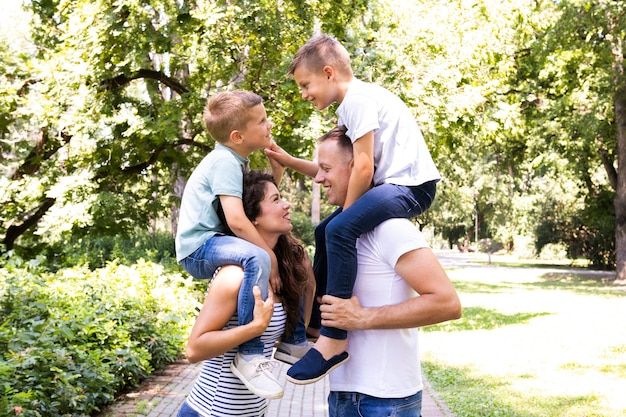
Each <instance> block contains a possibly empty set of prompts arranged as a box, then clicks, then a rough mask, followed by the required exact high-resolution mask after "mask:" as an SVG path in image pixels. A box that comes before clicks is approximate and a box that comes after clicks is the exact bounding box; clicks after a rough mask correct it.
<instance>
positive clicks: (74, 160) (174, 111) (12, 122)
mask: <svg viewBox="0 0 626 417" xmlns="http://www.w3.org/2000/svg"><path fill="white" fill-rule="evenodd" d="M0 4H1V6H2V7H1V9H2V10H3V13H2V15H1V17H0V22H1V24H2V26H1V28H2V31H1V33H0V92H1V93H0V169H1V170H2V174H1V175H0V207H2V210H1V211H0V309H1V310H0V352H2V360H1V361H0V394H1V395H0V415H17V413H18V411H19V413H21V415H27V416H30V415H44V416H47V415H89V414H93V413H94V412H95V411H97V409H99V408H101V407H102V406H103V405H105V404H107V403H109V402H110V401H112V400H113V399H114V398H115V396H116V395H117V394H118V393H120V392H123V391H124V390H126V389H129V388H130V387H133V386H135V385H136V384H137V383H138V382H139V381H141V380H142V379H143V378H145V377H146V376H147V375H148V374H149V373H150V372H152V371H153V370H154V369H159V368H161V367H163V366H165V365H166V364H167V363H170V362H171V361H173V360H175V359H176V358H177V357H178V356H179V355H180V353H181V352H182V346H184V339H185V337H186V334H187V332H188V329H189V325H190V323H191V322H192V321H193V315H194V312H195V309H196V308H197V305H198V304H197V303H198V300H200V299H201V294H202V285H199V284H198V283H194V282H193V281H191V280H190V278H189V277H188V276H187V275H186V274H184V273H183V272H182V271H181V269H180V268H179V267H178V266H177V265H176V263H175V261H174V259H173V256H174V254H173V250H174V249H173V237H172V236H173V233H174V231H175V228H176V220H177V209H178V204H179V202H180V196H181V194H182V190H183V188H184V183H185V180H186V178H187V177H188V176H189V174H190V173H191V171H192V170H193V168H194V167H195V166H196V165H197V163H198V162H199V161H200V160H201V159H202V157H203V156H204V155H206V153H207V152H209V151H210V150H211V149H212V147H213V142H212V140H211V139H210V138H209V137H208V135H207V134H206V132H205V130H204V128H203V126H202V123H201V113H202V108H203V105H204V103H205V101H206V98H207V96H209V95H210V94H212V93H215V92H216V91H220V90H224V89H235V88H237V89H246V90H251V91H254V92H256V93H258V94H260V95H261V96H262V97H263V98H264V100H265V106H266V108H267V111H268V115H269V117H270V118H271V120H272V122H273V123H274V124H275V127H274V129H273V136H274V139H275V140H276V142H277V143H278V144H279V145H281V146H282V147H284V148H285V149H286V150H288V151H289V152H290V153H292V154H295V155H298V156H302V157H306V158H312V157H313V155H314V147H315V139H316V138H317V137H319V136H320V135H321V134H322V133H323V132H325V131H326V130H327V129H328V128H329V127H330V126H332V125H333V122H334V120H333V117H334V113H333V111H332V109H329V110H327V111H325V112H322V113H319V112H317V111H316V110H314V109H313V107H312V106H311V105H310V103H307V102H305V101H304V100H302V99H301V98H300V95H299V92H298V90H297V88H296V85H295V83H294V82H293V80H290V79H288V78H287V77H286V72H287V67H288V65H289V62H290V58H291V57H292V56H293V54H294V53H295V51H296V50H297V48H298V47H299V46H301V45H302V44H303V43H304V42H305V41H306V39H308V37H310V36H311V34H313V33H314V31H316V30H322V31H324V32H326V33H328V34H331V35H333V36H335V37H337V38H338V39H339V40H341V41H342V42H343V43H344V44H345V46H346V47H347V49H348V50H349V51H350V53H351V55H352V59H353V68H354V71H355V74H356V76H357V77H359V78H361V79H364V80H366V81H371V82H375V83H378V84H381V85H383V86H385V87H387V88H388V89H390V90H392V91H393V92H395V93H396V94H398V95H399V96H400V97H402V99H403V100H405V101H406V102H407V104H408V105H409V106H410V107H411V109H412V110H413V111H414V114H415V117H416V119H417V120H418V122H419V124H420V127H421V128H422V131H423V133H424V136H425V138H426V141H427V143H428V145H429V147H430V149H431V152H432V154H433V157H434V159H435V161H436V163H437V166H438V167H439V170H440V172H441V173H442V176H443V180H442V182H441V183H440V185H439V188H438V193H437V198H436V201H435V204H434V205H433V207H432V208H431V209H430V210H428V211H427V212H426V213H425V214H424V215H422V216H420V217H419V218H417V219H416V220H415V224H416V227H419V228H420V229H422V231H423V232H424V233H426V234H427V236H428V237H429V240H430V242H431V244H432V246H433V247H434V248H435V249H441V248H446V249H450V248H452V249H454V250H457V251H474V252H484V253H487V255H486V256H487V258H486V259H487V262H489V261H491V260H495V259H496V257H497V256H498V255H497V254H506V255H507V256H512V257H514V258H515V259H516V262H521V261H520V260H523V261H524V262H527V263H537V262H540V263H541V262H545V260H550V262H551V263H550V265H560V266H563V265H566V266H575V267H578V268H583V269H585V270H592V269H593V270H604V271H608V272H607V274H606V275H601V278H598V275H593V274H591V275H589V277H587V276H585V277H587V278H585V280H583V281H584V285H583V288H584V291H588V292H589V293H590V294H589V296H590V297H600V298H601V300H602V299H604V297H609V298H611V299H613V298H617V299H618V300H622V299H623V298H622V295H623V291H622V288H623V286H621V285H619V284H620V283H623V282H624V281H625V278H626V217H625V214H624V211H625V210H626V118H625V117H626V89H625V87H626V84H625V74H624V51H625V50H624V41H625V40H626V39H625V32H626V18H625V16H624V15H625V13H626V4H625V3H624V2H623V1H605V0H599V1H598V0H597V1H562V2H554V1H542V0H537V1H530V0H528V1H522V0H520V1H495V0H493V1H492V0H485V1H463V0H460V1H429V0H425V1H408V2H407V1H399V0H385V1H382V0H381V1H369V0H358V1H347V2H346V1H334V0H327V1H308V2H304V1H296V0H294V1H270V0H260V1H237V0H233V1H208V0H207V1H183V0H180V1H162V0H120V1H112V0H106V1H105V0H97V1H92V0H71V1H70V0H30V1H25V2H24V3H23V5H24V6H25V8H22V3H21V2H20V1H18V0H2V1H0ZM252 166H253V167H255V168H263V167H266V166H267V163H266V161H265V159H264V156H263V155H262V153H261V152H258V153H257V154H255V155H253V156H252ZM281 192H282V193H283V196H284V197H285V198H286V199H287V200H289V201H291V202H292V203H293V206H292V221H293V223H294V226H295V230H296V233H297V234H298V235H299V236H300V237H301V238H302V240H303V241H304V242H305V244H307V245H308V246H309V248H310V250H313V248H312V243H313V242H312V230H313V227H314V224H315V223H316V222H317V221H319V219H320V218H323V217H324V216H325V215H326V214H328V213H329V212H330V210H331V209H332V208H331V207H330V206H328V204H326V202H325V200H324V194H323V192H322V193H320V190H319V189H318V188H317V187H316V186H315V184H312V183H311V182H310V180H307V179H305V178H302V177H299V176H297V175H295V174H294V173H292V172H288V173H287V176H286V178H285V180H284V181H283V184H282V186H281ZM491 255H493V259H492V256H491ZM450 275H451V277H452V278H453V279H454V278H455V277H454V273H453V272H450ZM544 275H545V274H540V276H542V277H543V276H544ZM559 277H561V276H559ZM576 277H578V275H567V274H566V275H565V278H559V279H554V276H553V275H550V276H549V279H548V278H545V277H544V278H542V279H543V280H544V281H545V280H548V281H550V282H552V281H557V282H561V283H562V282H566V283H567V282H578V281H579V280H580V279H579V278H576ZM534 280H535V278H532V279H530V278H529V282H534ZM587 280H588V281H589V282H587ZM477 282H478V281H477ZM455 284H456V285H458V288H459V291H460V292H461V293H462V295H463V294H465V293H464V291H465V292H467V293H471V292H472V291H477V288H475V286H467V285H464V284H463V283H462V282H460V281H455ZM587 284H588V285H587ZM484 285H487V286H490V285H495V284H494V283H486V284H485V283H483V284H481V285H478V286H477V287H478V288H479V292H485V291H489V290H488V288H485V287H484ZM507 285H509V284H506V285H505V287H506V286H507ZM552 285H557V284H554V283H553V284H552ZM563 285H564V288H563V287H558V285H557V288H556V289H555V288H553V287H550V286H549V287H550V288H548V289H549V290H550V291H556V293H555V294H556V295H560V294H562V293H563V291H565V292H568V291H574V290H576V291H579V286H577V285H574V286H570V285H569V284H563ZM470 287H471V288H470ZM539 287H540V288H541V289H542V290H546V287H545V286H539ZM550 295H554V294H553V293H550ZM466 300H468V302H469V299H468V298H465V299H464V301H466ZM490 302H491V301H490ZM464 304H465V305H468V306H470V307H471V306H472V305H471V302H470V303H469V304H468V303H465V302H464ZM598 304H599V305H608V304H609V303H602V302H599V303H598ZM622 304H623V303H622ZM593 305H596V304H593ZM495 307H496V306H495V305H493V306H490V308H489V309H487V312H491V313H490V314H491V315H493V314H495V313H494V312H497V311H498V310H497V308H495ZM581 309H583V310H584V311H585V312H587V313H588V314H592V313H594V315H593V316H592V319H595V320H591V322H590V323H587V325H585V326H584V327H583V328H580V329H579V330H580V332H581V333H583V334H586V335H588V336H589V337H599V336H597V335H594V332H593V331H594V330H597V329H598V326H597V323H598V322H608V323H611V324H612V325H614V326H615V327H614V329H615V331H613V332H607V334H610V335H611V337H612V339H611V340H610V341H608V340H607V341H606V343H603V344H601V347H599V348H597V349H596V351H597V352H596V353H598V354H599V355H604V356H602V357H604V358H609V359H610V360H609V359H607V361H608V362H606V361H605V362H606V363H602V365H598V368H599V370H598V369H596V365H593V366H592V365H587V364H583V365H580V364H579V365H577V366H574V365H570V366H569V367H568V366H567V365H564V366H566V368H568V369H569V370H570V371H571V372H583V371H584V370H589V368H592V370H594V372H600V374H601V375H602V376H604V377H605V378H604V379H603V380H610V379H612V378H616V379H617V380H618V381H622V382H621V383H623V380H624V378H625V373H626V369H625V368H626V365H625V364H626V358H625V357H624V356H625V355H626V340H624V338H623V330H622V329H623V328H624V326H623V325H621V324H620V320H621V318H622V317H624V311H623V310H616V311H613V310H611V311H610V312H604V313H601V310H600V309H598V308H586V307H585V305H584V304H582V305H581ZM539 310H541V311H539V312H538V313H537V314H539V316H541V315H542V314H543V313H546V311H547V310H545V309H544V310H542V309H541V308H540V309H539ZM533 311H534V310H533ZM468 313H469V314H468ZM490 314H487V316H489V315H490ZM529 314H530V313H529ZM533 314H534V313H533ZM476 316H479V317H484V316H485V313H484V312H483V313H482V315H481V311H480V310H471V309H469V310H468V309H466V315H465V318H464V319H462V320H461V321H460V323H461V324H463V323H468V322H470V321H471V320H474V322H475V321H476V318H477V317H476ZM496 316H497V315H496ZM498 317H499V316H498ZM524 317H526V316H524ZM531 318H532V320H530V319H531ZM539 319H540V317H539ZM463 320H465V321H463ZM534 320H535V318H534V316H532V317H530V318H528V320H526V319H524V320H521V321H520V322H519V323H518V322H515V323H506V320H505V321H504V324H509V325H514V324H515V325H531V324H533V323H534ZM500 321H501V320H500ZM501 324H502V323H501ZM492 325H493V324H492ZM492 325H490V326H492ZM470 327H471V326H470ZM581 327H582V326H581ZM449 330H450V329H449V328H445V329H441V330H438V331H437V330H436V329H433V331H437V332H440V333H445V332H447V331H449ZM467 330H470V331H472V332H473V331H476V330H477V329H472V328H470V329H463V328H461V329H454V328H453V330H452V331H451V333H453V334H460V335H463V334H464V331H467ZM479 330H480V329H479ZM482 330H485V329H482ZM442 337H443V336H442ZM477 343H479V341H478V342H477ZM463 346H464V345H463V344H461V345H460V346H459V349H460V350H463ZM483 350H484V349H483ZM433 363H438V362H437V361H433ZM575 363H578V360H576V361H572V362H571V364H575ZM444 366H452V365H451V364H448V365H444ZM432 369H434V371H436V373H437V375H442V374H444V375H445V374H446V372H448V373H450V374H453V373H452V372H451V371H450V369H452V368H444V369H443V370H440V369H439V368H438V367H437V366H433V367H432ZM454 369H457V368H454ZM603 369H604V370H603ZM459 372H463V371H462V370H461V371H459ZM537 373H540V371H538V370H532V371H528V375H536V374H537ZM522 374H524V372H522ZM583 374H584V372H583ZM453 375H454V377H451V378H448V379H447V380H446V379H445V378H443V380H444V382H445V384H446V385H447V386H449V387H453V388H454V387H457V385H455V382H454V381H457V380H463V379H462V378H460V377H459V376H458V375H456V374H453ZM587 376H588V375H587ZM432 379H433V380H435V381H437V380H438V378H437V377H436V375H433V376H432ZM530 379H531V380H532V378H530ZM600 379H602V378H600ZM591 380H593V381H596V380H595V379H591ZM471 381H472V385H473V386H477V387H480V388H481V389H480V390H479V392H478V393H476V397H479V396H480V395H481V393H484V392H485V391H484V390H485V389H488V388H485V385H481V384H480V383H478V382H477V381H475V380H473V379H472V380H471ZM435 385H436V384H435ZM466 385H467V384H466ZM557 385H558V382H557ZM457 388H458V387H457ZM441 390H442V391H445V390H444V389H443V387H441ZM453 391H456V392H459V390H458V389H456V390H454V389H453ZM601 391H602V389H599V392H601ZM609 391H610V390H609ZM464 392H468V391H467V390H465V391H464ZM594 392H595V391H594ZM622 392H623V391H622ZM544 393H546V392H545V391H544ZM572 395H573V396H572V397H569V396H566V397H567V398H568V399H569V400H571V403H572V404H574V405H573V406H571V407H570V408H568V410H569V411H568V412H567V413H566V414H563V413H562V412H563V409H562V408H558V407H557V408H554V407H556V406H555V405H554V403H553V402H550V403H549V406H545V408H546V409H547V408H550V409H554V410H556V411H551V413H557V414H549V415H581V416H582V415H593V414H590V413H591V412H593V411H590V410H596V412H597V413H599V414H597V415H624V407H621V406H619V405H618V406H616V405H615V404H614V403H613V402H611V401H610V400H606V399H602V396H601V395H600V396H598V395H597V394H594V393H591V394H590V393H589V392H588V391H584V392H583V393H582V394H580V393H578V394H576V395H574V394H572ZM489 398H491V397H489ZM503 398H511V394H510V392H508V391H507V392H506V393H505V394H504V395H503ZM533 398H535V397H533ZM558 398H561V397H560V396H559V397H558ZM572 398H573V400H572ZM478 400H479V398H478ZM569 400H568V401H566V400H563V401H562V403H564V404H566V405H567V404H570V401H569ZM461 401H462V402H464V404H466V405H467V404H468V401H470V400H469V399H467V398H465V399H461ZM581 401H582V402H583V403H584V406H583V405H581ZM449 403H450V405H451V407H452V409H453V411H454V407H455V403H454V401H449ZM535 403H541V401H535ZM557 403H558V401H557ZM469 404H473V403H471V402H470V403H469ZM489 404H491V403H489ZM498 404H500V403H498ZM559 404H560V403H559ZM607 404H609V405H607ZM581 407H582V409H583V411H580V410H579V411H571V410H578V409H580V408H581ZM620 407H621V408H620ZM467 408H468V409H470V410H471V411H466V412H460V411H456V412H457V413H458V415H467V416H470V415H518V414H514V413H517V412H522V411H523V410H524V409H525V407H524V406H517V405H516V406H514V407H513V408H514V409H515V411H511V409H509V408H506V410H505V411H501V410H502V408H501V407H498V406H486V407H484V410H482V411H476V410H477V408H476V407H474V406H473V405H470V406H469V407H467ZM526 408H529V407H528V406H526ZM530 408H532V407H530ZM459 410H462V409H459ZM494 410H495V411H494ZM499 410H500V411H499ZM597 410H600V411H597ZM616 410H617V411H616ZM544 412H545V409H542V410H541V411H539V412H537V414H519V415H548V414H542V413H544ZM489 413H491V414H489ZM559 413H560V414H559ZM575 413H578V414H575ZM610 413H614V414H610Z"/></svg>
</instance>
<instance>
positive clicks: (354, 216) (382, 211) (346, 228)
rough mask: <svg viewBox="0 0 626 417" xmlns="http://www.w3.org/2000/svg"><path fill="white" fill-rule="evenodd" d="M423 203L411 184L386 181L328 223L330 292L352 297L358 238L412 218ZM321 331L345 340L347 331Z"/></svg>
mask: <svg viewBox="0 0 626 417" xmlns="http://www.w3.org/2000/svg"><path fill="white" fill-rule="evenodd" d="M417 206H419V203H418V202H417V200H416V199H415V197H414V195H413V193H412V192H411V190H409V188H408V187H404V186H399V185H395V184H382V185H379V186H376V187H374V188H372V189H371V190H369V191H367V192H366V193H365V194H363V195H362V196H361V197H360V198H359V199H358V200H357V201H356V202H355V203H354V204H353V205H351V206H350V207H349V208H348V209H347V210H345V211H344V212H343V213H342V214H341V215H340V216H337V217H336V218H334V219H333V220H332V221H331V222H330V223H329V224H328V226H326V253H327V258H328V282H327V284H326V294H330V295H334V296H336V297H340V298H350V297H352V290H353V288H354V281H355V280H356V272H357V254H356V240H357V238H358V237H359V236H361V235H362V234H363V233H366V232H369V231H370V230H372V229H374V228H375V227H376V226H378V225H379V224H381V223H382V222H384V221H385V220H389V219H392V218H408V217H410V216H411V215H412V212H414V211H415V208H416V207H417ZM320 333H321V334H322V335H323V336H326V337H330V338H332V339H338V340H342V339H345V338H346V337H347V334H348V333H347V332H346V331H345V330H341V329H335V328H329V327H324V326H322V329H321V331H320Z"/></svg>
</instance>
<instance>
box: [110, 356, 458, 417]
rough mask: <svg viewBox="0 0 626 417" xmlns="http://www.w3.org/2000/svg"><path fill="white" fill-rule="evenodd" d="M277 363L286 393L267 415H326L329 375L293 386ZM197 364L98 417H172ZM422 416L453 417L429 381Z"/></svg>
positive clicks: (154, 380) (147, 385)
mask: <svg viewBox="0 0 626 417" xmlns="http://www.w3.org/2000/svg"><path fill="white" fill-rule="evenodd" d="M279 363H280V364H281V366H280V367H278V368H276V371H275V372H277V374H278V377H279V379H280V380H282V381H283V382H284V387H285V395H284V396H283V398H281V399H280V400H272V401H270V406H269V410H268V413H267V417H326V416H328V405H327V402H326V399H327V396H328V391H329V383H328V378H324V379H323V380H321V381H319V382H317V383H315V384H311V385H294V384H291V383H289V382H286V381H285V380H284V378H285V373H286V372H287V369H288V367H289V365H287V364H283V363H282V362H279ZM200 367H201V365H200V364H196V365H191V364H189V363H188V362H187V361H185V360H181V361H179V362H176V363H174V364H172V365H170V366H168V367H167V368H165V369H164V370H163V371H160V372H156V373H154V374H153V375H152V376H151V377H150V378H148V380H146V381H145V382H144V384H142V386H141V387H140V388H139V389H138V390H136V391H134V392H132V393H129V394H126V395H125V396H124V397H123V398H120V399H119V400H118V401H116V402H115V403H114V404H113V405H112V406H111V407H110V408H108V409H107V410H104V412H102V413H100V414H99V416H98V417H131V416H132V417H174V416H176V412H177V411H178V408H179V407H180V405H181V403H182V402H183V401H184V400H185V398H186V396H187V393H188V392H189V390H190V389H191V387H192V385H193V383H194V381H195V379H196V376H197V375H198V373H199V372H200ZM422 417H454V416H453V415H452V413H451V412H450V411H449V410H448V408H447V407H446V406H445V404H443V403H442V402H441V401H440V400H439V399H438V398H437V396H436V394H435V393H434V392H433V391H432V388H431V387H430V385H428V383H426V387H425V389H424V397H423V401H422Z"/></svg>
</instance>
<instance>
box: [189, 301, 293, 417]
mask: <svg viewBox="0 0 626 417" xmlns="http://www.w3.org/2000/svg"><path fill="white" fill-rule="evenodd" d="M285 319H286V312H285V311H284V310H283V305H282V304H281V303H275V304H274V314H273V315H272V320H271V321H270V325H269V326H268V327H267V329H266V330H265V333H263V334H262V335H261V341H262V342H263V344H264V346H265V348H264V351H263V354H264V355H265V357H266V358H268V359H271V357H272V349H273V347H274V343H275V342H276V341H277V340H278V339H279V338H280V336H281V335H282V334H283V332H284V330H285ZM237 323H238V321H237V313H235V315H234V316H233V317H232V318H231V319H230V321H229V322H228V324H227V325H226V327H225V328H224V329H230V328H232V327H236V326H237ZM236 353H237V348H235V349H232V350H230V351H228V352H226V353H224V354H223V355H220V356H218V357H216V358H213V359H210V360H206V361H204V363H203V365H202V371H201V372H200V375H199V376H198V378H197V379H196V382H195V384H194V386H193V388H192V389H191V393H190V394H189V396H188V397H187V400H186V401H187V404H188V405H189V406H190V407H191V408H193V409H194V410H196V411H197V412H198V413H200V414H201V415H202V416H207V417H209V416H210V417H227V416H229V417H232V416H240V417H259V416H262V415H264V414H265V411H266V410H267V400H266V399H265V398H261V397H258V396H256V395H254V394H253V393H252V392H250V390H248V388H246V386H245V385H244V384H243V382H241V380H240V379H239V378H238V377H237V376H236V375H235V374H233V373H232V371H231V370H230V364H231V363H232V361H233V359H234V357H235V354H236Z"/></svg>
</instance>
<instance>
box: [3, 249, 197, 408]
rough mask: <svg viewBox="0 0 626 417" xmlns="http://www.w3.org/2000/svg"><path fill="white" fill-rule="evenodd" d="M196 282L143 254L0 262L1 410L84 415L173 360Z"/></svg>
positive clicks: (184, 330) (181, 341) (191, 314)
mask: <svg viewBox="0 0 626 417" xmlns="http://www.w3.org/2000/svg"><path fill="white" fill-rule="evenodd" d="M194 287H195V285H194V284H193V283H192V282H191V279H184V278H183V277H182V276H181V275H180V274H179V273H173V272H168V271H166V270H165V269H164V267H162V266H160V265H157V264H154V263H151V262H146V261H139V262H137V263H136V264H135V265H132V266H122V265H118V264H114V263H113V264H109V265H107V266H106V267H104V268H101V269H97V270H94V271H91V270H89V269H88V268H87V267H75V268H67V269H63V270H60V271H58V272H57V273H54V274H52V273H46V272H44V271H43V270H42V268H41V267H39V266H37V264H36V262H31V263H24V262H22V261H20V260H19V259H17V260H16V259H10V260H9V261H8V262H7V263H6V264H5V266H4V267H2V268H0V317H2V320H1V322H0V352H1V353H0V354H1V355H2V356H1V357H0V416H15V415H16V410H20V409H21V414H20V416H24V417H29V416H77V415H78V416H80V415H89V414H91V413H93V412H95V411H98V410H99V409H100V408H101V407H102V406H104V405H106V404H107V403H109V402H111V401H112V400H113V398H114V397H115V395H116V393H119V392H121V391H123V390H127V389H129V388H132V387H134V386H136V385H137V384H138V383H139V382H140V381H141V380H142V379H144V378H145V377H146V376H148V375H149V374H150V372H152V370H153V369H157V368H161V367H163V366H164V365H166V364H167V363H170V362H172V361H174V360H175V359H177V357H178V356H179V355H180V353H181V352H182V350H183V344H184V340H185V338H186V336H187V335H188V333H189V330H190V328H191V324H192V321H193V317H194V315H195V314H194V313H195V308H197V307H199V303H198V301H197V300H198V298H197V295H196V294H195V293H194Z"/></svg>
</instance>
